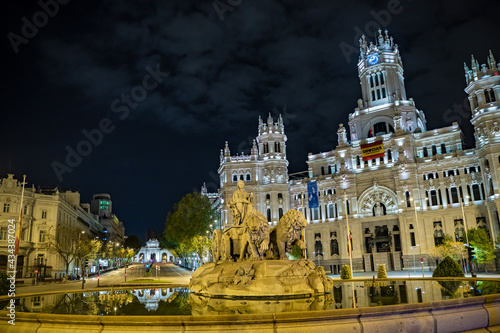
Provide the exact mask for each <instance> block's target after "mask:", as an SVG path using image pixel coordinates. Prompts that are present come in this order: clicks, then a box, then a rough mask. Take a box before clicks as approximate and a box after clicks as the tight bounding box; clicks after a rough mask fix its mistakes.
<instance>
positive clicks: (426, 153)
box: [424, 147, 429, 157]
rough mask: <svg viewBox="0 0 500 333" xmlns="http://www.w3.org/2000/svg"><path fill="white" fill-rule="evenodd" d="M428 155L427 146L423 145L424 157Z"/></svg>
mask: <svg viewBox="0 0 500 333" xmlns="http://www.w3.org/2000/svg"><path fill="white" fill-rule="evenodd" d="M427 156H429V153H428V152H427V147H424V157H427Z"/></svg>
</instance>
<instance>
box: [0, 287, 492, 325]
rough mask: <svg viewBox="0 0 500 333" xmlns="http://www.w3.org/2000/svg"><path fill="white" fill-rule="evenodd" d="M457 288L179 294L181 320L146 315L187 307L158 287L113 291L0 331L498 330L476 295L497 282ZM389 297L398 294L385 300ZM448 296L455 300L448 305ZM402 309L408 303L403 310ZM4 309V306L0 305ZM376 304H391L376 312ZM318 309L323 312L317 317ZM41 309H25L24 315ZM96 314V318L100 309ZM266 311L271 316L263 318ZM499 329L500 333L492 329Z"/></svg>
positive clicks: (487, 304) (487, 299)
mask: <svg viewBox="0 0 500 333" xmlns="http://www.w3.org/2000/svg"><path fill="white" fill-rule="evenodd" d="M481 280H483V281H484V280H486V279H481ZM462 281H464V282H462V283H461V286H460V287H459V288H458V290H457V292H456V293H455V294H453V295H449V294H447V293H445V292H443V289H442V288H441V285H440V284H439V283H438V281H436V280H433V279H411V280H408V279H406V280H404V279H391V280H377V281H376V282H375V283H373V281H372V280H353V281H352V282H351V281H343V282H341V281H338V280H337V281H335V286H334V287H333V291H332V292H331V293H327V294H324V295H316V296H314V297H312V298H298V299H295V300H294V299H279V298H268V299H258V300H250V299H243V300H242V299H239V300H238V299H237V298H215V297H206V296H200V295H195V294H193V293H189V292H188V291H187V289H185V288H184V289H183V291H181V292H183V293H186V294H187V296H188V297H189V298H192V297H195V298H196V299H197V300H196V301H194V300H192V299H191V300H190V301H189V303H190V308H189V311H188V309H184V313H186V314H188V315H168V316H166V315H158V314H160V313H161V314H169V313H167V312H168V311H167V312H165V311H163V312H158V311H156V312H155V311H153V310H151V308H150V304H151V302H153V301H154V299H153V298H154V297H155V296H158V297H162V296H164V299H163V300H162V302H164V304H163V305H160V308H159V309H163V310H165V309H168V306H169V305H168V304H166V303H168V302H170V303H174V302H179V304H181V305H182V304H185V303H186V302H185V301H183V300H181V299H179V298H174V299H173V300H172V297H173V295H176V293H179V292H178V291H176V290H173V289H172V290H170V289H168V288H164V287H165V286H161V287H158V288H163V289H145V290H140V292H139V291H138V290H135V291H133V290H128V291H126V290H117V289H115V290H114V294H106V292H105V291H100V292H96V291H92V292H91V291H87V292H86V294H87V295H86V296H84V297H83V299H81V300H78V299H77V301H76V302H73V303H71V302H68V304H69V305H70V307H71V306H74V307H75V308H76V311H77V312H78V313H82V314H85V315H73V314H64V311H61V308H60V307H59V308H58V310H54V308H53V307H52V308H51V307H44V310H45V311H46V312H52V313H37V312H21V308H18V309H17V311H16V322H15V323H16V325H15V326H12V325H10V324H8V322H7V320H3V321H0V331H1V332H35V331H37V332H49V331H50V332H51V333H52V332H54V331H56V332H57V331H63V330H64V331H67V330H72V331H74V332H80V331H85V332H129V331H144V330H145V329H146V328H145V327H146V326H147V330H148V331H152V332H156V331H158V332H159V331H162V332H163V331H170V332H185V331H202V330H203V331H226V330H227V331H229V330H245V331H248V332H252V331H256V332H279V331H285V330H286V331H287V332H288V331H291V332H304V331H308V332H315V331H323V332H324V331H325V328H327V329H328V330H339V331H340V332H362V331H363V332H375V331H379V332H380V331H385V332H399V331H402V332H408V331H412V332H420V331H422V332H424V331H425V332H463V331H468V330H478V329H484V328H487V327H490V328H491V327H495V326H498V325H500V294H493V295H486V296H474V295H475V294H477V293H478V292H484V290H486V289H487V288H489V291H488V292H492V291H493V292H494V291H496V290H497V289H498V283H499V282H498V281H495V284H496V285H497V286H495V285H493V281H491V284H490V285H489V286H488V285H487V284H485V283H483V284H477V283H476V281H475V280H472V279H462ZM476 284H477V285H478V286H480V287H481V288H480V289H481V290H479V288H476V287H474V288H472V287H471V286H475V285H476ZM401 286H404V288H403V287H401ZM350 288H355V290H356V297H357V306H358V307H359V308H355V309H353V308H350V307H351V306H352V298H350V297H349V295H351V291H352V290H351V289H350ZM471 288H472V289H471ZM391 290H392V291H398V292H397V293H392V294H391V292H390V291H391ZM403 291H404V292H403ZM127 293H129V294H130V293H132V294H133V295H135V297H137V298H138V299H139V300H140V301H141V302H145V303H146V304H145V309H143V310H141V311H142V312H137V313H136V314H135V315H127V314H129V312H124V311H121V308H120V307H118V311H117V310H115V311H116V312H115V313H113V311H112V308H113V306H115V307H117V305H119V304H122V301H123V300H126V299H127V297H128V296H127ZM96 294H98V295H96ZM418 295H422V299H419V298H418V297H417V296H418ZM31 296H34V295H31ZM31 296H30V297H31ZM44 296H45V301H46V302H47V303H51V304H56V305H57V304H60V302H61V297H68V296H67V295H66V294H61V293H60V294H55V296H57V297H59V298H57V299H50V298H49V296H50V297H52V296H51V295H48V294H45V295H44ZM55 296H54V297H55ZM70 296H71V295H70ZM176 296H178V295H176ZM30 297H27V298H26V299H25V300H19V301H18V303H19V306H22V305H23V304H25V305H26V307H28V306H30V304H32V303H31V301H30V299H29V298H30ZM34 297H36V296H34ZM450 297H451V298H455V299H450V300H447V298H450ZM6 299H8V298H6V297H3V301H5V300H6ZM92 299H99V302H104V303H106V304H108V305H109V304H111V306H108V307H107V308H108V310H109V312H110V313H108V314H106V313H104V315H89V314H88V313H91V312H89V311H90V310H92V309H93V305H92V302H91V300H92ZM135 301H136V300H135V299H134V302H135ZM0 302H1V300H0ZM110 302H114V303H110ZM391 302H392V303H391ZM404 302H408V303H410V302H411V303H410V304H401V303H404ZM419 302H421V303H419ZM126 303H127V302H125V303H123V304H126ZM136 303H137V302H136ZM3 304H4V306H5V303H3ZM148 304H149V305H148ZM377 304H379V305H380V304H394V305H385V306H378V305H377ZM131 305H133V304H131ZM2 308H3V306H2ZM130 308H132V309H133V308H134V307H130ZM82 309H83V310H85V311H86V312H85V311H83V310H82ZM89 309H90V310H89ZM319 309H324V310H321V311H319ZM41 310H42V309H27V311H41ZM99 310H100V311H102V309H99ZM150 310H151V311H150ZM301 310H303V311H301ZM264 311H269V313H265V312H264ZM289 311H290V312H289ZM54 312H57V313H54ZM143 313H151V315H147V316H145V315H142V314H143ZM172 313H173V312H172ZM99 314H102V313H99ZM0 316H4V318H7V312H6V311H0ZM497 328H500V327H495V328H492V329H491V330H495V329H497Z"/></svg>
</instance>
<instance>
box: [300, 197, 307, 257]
mask: <svg viewBox="0 0 500 333" xmlns="http://www.w3.org/2000/svg"><path fill="white" fill-rule="evenodd" d="M300 204H301V205H302V214H304V213H305V212H304V194H303V193H300ZM304 218H305V214H304ZM308 224H309V223H308ZM305 233H306V229H305V228H302V241H303V242H304V244H305V243H306V235H305ZM302 255H303V256H304V258H306V259H307V247H306V248H305V249H304V250H303V251H302Z"/></svg>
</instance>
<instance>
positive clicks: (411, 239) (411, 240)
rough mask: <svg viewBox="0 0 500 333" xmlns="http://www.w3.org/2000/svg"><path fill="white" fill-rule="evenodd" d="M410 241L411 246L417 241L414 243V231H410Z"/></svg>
mask: <svg viewBox="0 0 500 333" xmlns="http://www.w3.org/2000/svg"><path fill="white" fill-rule="evenodd" d="M410 243H411V246H416V245H417V243H415V233H414V232H410Z"/></svg>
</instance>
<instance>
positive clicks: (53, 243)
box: [48, 227, 82, 277]
mask: <svg viewBox="0 0 500 333" xmlns="http://www.w3.org/2000/svg"><path fill="white" fill-rule="evenodd" d="M81 235H82V231H81V230H80V229H78V228H67V227H57V229H56V232H55V233H54V234H53V233H51V232H49V233H48V242H49V247H50V248H51V249H53V250H54V251H55V252H57V254H59V256H60V257H61V258H62V259H63V261H64V266H65V268H66V277H67V276H68V273H69V265H70V264H71V263H72V262H73V261H74V260H75V258H76V251H77V248H78V239H79V238H80V237H81Z"/></svg>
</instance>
